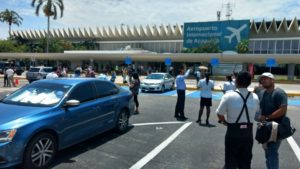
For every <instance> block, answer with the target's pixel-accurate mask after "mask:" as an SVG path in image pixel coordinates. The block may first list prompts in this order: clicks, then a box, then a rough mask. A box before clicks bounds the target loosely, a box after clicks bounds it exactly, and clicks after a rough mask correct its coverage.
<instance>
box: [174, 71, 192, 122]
mask: <svg viewBox="0 0 300 169" xmlns="http://www.w3.org/2000/svg"><path fill="white" fill-rule="evenodd" d="M189 74H190V69H188V71H186V73H185V74H184V69H180V70H179V75H177V77H176V80H175V81H176V87H177V102H176V108H175V116H174V117H175V118H177V119H179V120H186V119H187V118H186V117H185V116H184V102H185V90H186V84H185V81H184V80H185V78H186V77H187V76H188V75H189Z"/></svg>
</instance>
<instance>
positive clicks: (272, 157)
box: [258, 72, 287, 169]
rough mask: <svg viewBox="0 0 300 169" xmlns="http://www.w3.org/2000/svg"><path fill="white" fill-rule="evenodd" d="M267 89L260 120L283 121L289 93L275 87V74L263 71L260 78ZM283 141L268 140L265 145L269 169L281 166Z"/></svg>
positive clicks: (261, 102)
mask: <svg viewBox="0 0 300 169" xmlns="http://www.w3.org/2000/svg"><path fill="white" fill-rule="evenodd" d="M259 80H260V81H261V83H262V86H263V87H264V88H265V91H264V92H263V94H262V98H261V101H260V107H261V115H260V116H259V117H258V118H259V120H260V121H275V122H277V123H278V124H280V123H281V120H282V118H283V117H284V116H285V114H286V111H287V94H286V93H285V91H283V90H282V89H280V88H278V87H277V88H275V82H274V75H273V74H271V73H268V72H266V73H263V74H262V75H261V76H260V79H259ZM280 143H281V141H276V142H268V143H267V145H266V146H265V148H264V149H265V157H266V165H267V168H268V169H278V168H279V158H278V149H279V146H280Z"/></svg>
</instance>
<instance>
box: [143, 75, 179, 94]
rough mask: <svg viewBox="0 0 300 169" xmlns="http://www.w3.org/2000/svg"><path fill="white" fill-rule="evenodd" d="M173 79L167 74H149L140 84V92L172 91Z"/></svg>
mask: <svg viewBox="0 0 300 169" xmlns="http://www.w3.org/2000/svg"><path fill="white" fill-rule="evenodd" d="M174 84H175V79H174V77H173V76H171V75H170V74H168V73H151V74H150V75H148V76H147V77H146V78H145V79H144V80H142V82H141V87H140V88H141V91H142V92H145V91H160V92H164V91H165V90H172V89H173V88H174Z"/></svg>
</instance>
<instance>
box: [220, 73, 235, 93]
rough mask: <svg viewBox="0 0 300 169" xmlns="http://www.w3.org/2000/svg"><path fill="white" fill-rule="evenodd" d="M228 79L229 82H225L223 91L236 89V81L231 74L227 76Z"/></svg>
mask: <svg viewBox="0 0 300 169" xmlns="http://www.w3.org/2000/svg"><path fill="white" fill-rule="evenodd" d="M226 80H227V82H225V83H224V84H223V89H222V91H223V93H226V92H228V91H234V90H235V89H236V87H235V82H234V81H233V80H232V76H231V75H228V76H226Z"/></svg>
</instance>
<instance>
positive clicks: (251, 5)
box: [0, 0, 300, 38]
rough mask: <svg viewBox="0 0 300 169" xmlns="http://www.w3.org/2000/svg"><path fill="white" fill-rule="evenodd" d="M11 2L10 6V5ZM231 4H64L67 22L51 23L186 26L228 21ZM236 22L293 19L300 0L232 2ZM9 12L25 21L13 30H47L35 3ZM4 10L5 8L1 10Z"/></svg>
mask: <svg viewBox="0 0 300 169" xmlns="http://www.w3.org/2000/svg"><path fill="white" fill-rule="evenodd" d="M6 2H9V3H6ZM227 2H228V0H213V1H212V0H200V1H199V0H64V5H65V10H64V16H63V18H58V19H57V20H51V28H68V27H69V28H77V27H91V28H96V27H102V26H105V27H107V26H120V25H121V24H125V25H129V26H131V27H132V26H133V25H136V26H139V25H143V26H145V25H147V24H149V25H154V24H156V25H161V24H164V25H167V24H171V25H173V24H176V23H177V24H183V23H184V22H198V21H201V22H204V21H214V20H216V19H217V16H216V12H217V11H218V10H222V19H225V15H226V8H225V6H226V5H225V4H226V3H227ZM230 2H231V3H232V4H234V5H233V6H232V18H234V19H250V20H252V19H255V20H257V21H262V19H265V20H271V19H272V18H273V17H275V19H277V20H282V19H283V18H284V17H286V18H287V19H292V18H294V17H295V16H296V17H297V18H300V17H299V14H300V8H298V6H300V1H298V0H285V1H282V0H263V1H262V0H230ZM0 3H1V4H3V3H4V4H5V5H6V6H5V8H15V9H17V10H18V12H20V14H21V16H22V17H23V18H24V21H23V24H22V25H21V26H20V27H19V28H17V27H13V29H22V30H24V29H46V27H47V25H46V18H45V17H44V15H43V13H42V11H41V13H40V16H39V17H36V16H35V14H34V12H35V9H34V8H32V7H31V6H30V4H31V0H10V1H7V0H0ZM0 10H2V7H0ZM7 30H8V26H7V25H6V24H2V23H0V38H1V37H2V38H3V37H7V34H6V32H7Z"/></svg>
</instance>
